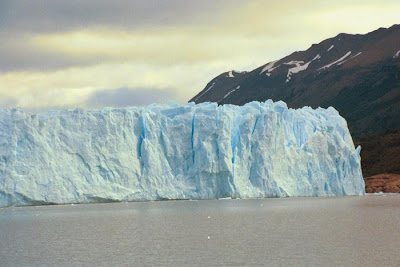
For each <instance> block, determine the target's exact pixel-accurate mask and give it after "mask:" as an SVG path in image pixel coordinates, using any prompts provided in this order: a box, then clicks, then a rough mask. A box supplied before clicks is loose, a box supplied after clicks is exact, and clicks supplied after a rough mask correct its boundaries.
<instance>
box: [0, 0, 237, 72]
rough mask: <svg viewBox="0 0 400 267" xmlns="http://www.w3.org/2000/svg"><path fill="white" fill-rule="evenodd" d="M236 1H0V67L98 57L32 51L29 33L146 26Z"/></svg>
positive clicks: (197, 16)
mask: <svg viewBox="0 0 400 267" xmlns="http://www.w3.org/2000/svg"><path fill="white" fill-rule="evenodd" d="M240 1H241V0H202V1H197V0H191V1H190V0H168V1H167V0H146V1H143V0H132V1H126V0H113V1H109V0H41V1H32V0H0V58H1V61H0V71H5V72H7V71H18V70H55V69H62V68H65V67H70V66H88V65H93V64H97V63H101V62H100V61H101V59H87V58H71V57H69V56H67V55H64V54H62V53H54V52H51V51H37V50H35V48H34V47H31V46H29V45H28V44H26V39H27V37H29V36H35V35H36V34H43V33H56V32H66V31H72V30H82V29H88V28H107V29H123V30H135V29H140V30H151V28H155V29H158V30H159V29H160V28H162V27H165V26H180V25H190V24H197V23H201V21H203V20H206V21H209V20H210V19H216V18H217V17H218V15H219V14H222V12H223V11H224V10H225V9H226V6H227V5H232V4H235V3H240Z"/></svg>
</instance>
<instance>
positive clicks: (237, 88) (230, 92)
mask: <svg viewBox="0 0 400 267" xmlns="http://www.w3.org/2000/svg"><path fill="white" fill-rule="evenodd" d="M239 89H240V85H239V86H238V87H236V88H235V89H233V90H232V91H229V92H228V93H227V94H226V95H225V96H224V97H223V98H222V99H221V100H220V101H222V100H224V99H225V98H227V97H228V96H229V95H230V94H232V93H233V92H235V91H236V90H239Z"/></svg>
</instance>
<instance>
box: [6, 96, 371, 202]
mask: <svg viewBox="0 0 400 267" xmlns="http://www.w3.org/2000/svg"><path fill="white" fill-rule="evenodd" d="M362 194H364V181H363V179H362V174H361V166H360V155H359V149H358V150H356V149H355V148H354V144H353V141H352V138H351V135H350V133H349V131H348V128H347V123H346V121H345V120H344V119H343V118H342V117H341V116H340V115H339V114H338V112H337V111H336V110H335V109H334V108H328V109H321V108H318V109H316V110H314V109H311V108H309V107H305V108H302V109H296V110H294V109H288V108H287V106H286V104H285V103H283V102H276V103H273V102H272V101H266V102H265V103H259V102H252V103H249V104H246V105H245V106H234V105H224V106H217V105H216V104H215V103H203V104H198V105H195V104H194V103H189V104H185V105H177V104H168V105H151V106H148V107H144V108H139V107H130V108H123V109H112V108H104V109H101V110H82V109H77V110H54V111H48V112H44V113H38V114H31V113H26V112H24V111H23V110H21V109H12V110H9V109H2V110H0V206H7V205H29V204H44V203H82V202H83V203H87V202H99V201H146V200H161V199H214V198H226V197H231V198H260V197H261V198H262V197H286V196H339V195H362Z"/></svg>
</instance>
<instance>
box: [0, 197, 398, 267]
mask: <svg viewBox="0 0 400 267" xmlns="http://www.w3.org/2000/svg"><path fill="white" fill-rule="evenodd" d="M399 251H400V195H399V194H388V195H367V196H364V197H337V198H275V199H271V198H270V199H252V200H204V201H160V202H143V203H139V202H133V203H110V204H82V205H59V206H36V207H8V208H2V209H0V266H27V265H29V266H37V265H40V266H43V265H47V266H54V265H56V266H78V265H79V266H80V265H85V266H116V265H117V266H120V265H130V266H132V265H136V266H146V265H163V266H165V265H179V266H188V265H190V266H193V265H195V266H196V265H199V266H200V265H202V266H215V265H225V266H226V265H229V266H231V265H235V266H243V265H251V266H254V265H256V266H260V265H268V266H275V265H303V266H321V265H324V266H326V265H327V266H332V265H364V266H376V265H390V266H400V252H399Z"/></svg>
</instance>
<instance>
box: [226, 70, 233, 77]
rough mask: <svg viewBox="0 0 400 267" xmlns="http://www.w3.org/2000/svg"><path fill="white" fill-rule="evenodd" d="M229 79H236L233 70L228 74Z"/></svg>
mask: <svg viewBox="0 0 400 267" xmlns="http://www.w3.org/2000/svg"><path fill="white" fill-rule="evenodd" d="M227 77H228V78H234V77H235V76H234V75H233V70H231V71H230V72H228V76H227Z"/></svg>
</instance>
